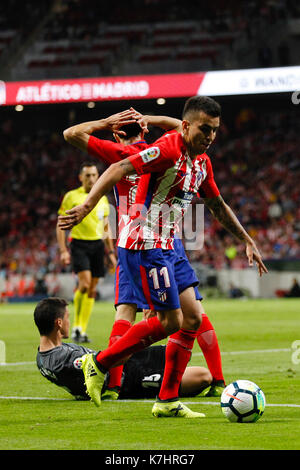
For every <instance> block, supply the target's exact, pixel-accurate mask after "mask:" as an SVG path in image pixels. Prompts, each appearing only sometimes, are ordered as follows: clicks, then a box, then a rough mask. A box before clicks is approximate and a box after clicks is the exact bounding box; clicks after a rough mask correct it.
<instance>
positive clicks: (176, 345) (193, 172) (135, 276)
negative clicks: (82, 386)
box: [59, 97, 267, 418]
mask: <svg viewBox="0 0 300 470" xmlns="http://www.w3.org/2000/svg"><path fill="white" fill-rule="evenodd" d="M219 122H220V107H219V106H218V104H217V103H216V102H215V101H214V100H212V99H210V98H206V97H193V98H191V99H190V100H188V101H187V103H186V105H185V108H184V112H183V121H182V127H183V132H182V135H181V136H180V135H175V136H174V137H173V136H172V135H170V136H168V135H167V136H165V137H164V138H162V139H161V140H160V142H156V143H155V145H154V146H153V147H151V148H150V149H146V150H144V151H142V152H140V153H139V154H137V155H134V156H132V157H129V158H128V159H126V160H124V161H122V162H120V163H117V164H113V165H111V166H110V168H109V169H108V170H106V172H104V173H103V175H102V176H101V177H100V179H99V180H98V182H97V183H96V185H95V186H94V188H95V189H94V191H93V190H92V191H91V193H90V195H89V197H88V199H87V201H86V202H85V203H84V204H83V205H82V206H77V207H76V208H73V209H72V210H71V211H69V215H68V216H65V217H60V218H59V224H60V226H61V228H64V229H68V228H70V227H72V226H73V225H74V224H76V223H78V221H80V220H81V219H82V218H83V217H84V216H85V215H86V214H87V213H88V212H89V211H90V210H91V208H92V207H93V205H94V204H95V203H96V201H97V200H98V198H99V197H101V196H103V195H104V194H106V193H107V192H109V191H110V190H111V189H112V187H113V186H114V185H115V184H116V183H117V182H118V181H120V179H121V178H123V177H124V176H127V175H130V174H134V173H136V172H137V173H138V174H140V175H142V174H147V173H153V172H155V173H156V181H155V184H154V182H153V181H152V184H153V190H151V191H150V193H149V192H148V191H147V195H148V194H150V196H149V197H150V204H149V205H148V204H147V201H148V200H147V198H145V200H144V201H145V202H146V207H145V208H144V210H143V212H142V214H143V217H142V218H141V217H140V218H139V219H140V220H138V223H137V225H136V228H137V230H136V233H137V236H136V237H135V238H133V240H134V243H135V245H133V246H135V248H134V249H132V248H128V247H127V248H122V247H120V252H119V256H121V257H122V259H123V264H124V266H125V265H126V266H127V270H128V275H129V276H130V275H131V276H132V282H133V283H135V287H136V292H137V293H138V295H140V297H139V298H140V300H141V302H144V303H145V305H149V306H150V308H151V307H152V306H153V307H154V308H155V310H157V312H158V313H157V317H152V318H150V319H149V320H148V321H147V322H139V323H137V324H136V325H134V326H133V327H132V328H130V330H129V331H128V332H127V333H126V334H125V335H124V336H123V337H122V338H121V339H120V340H119V341H118V342H117V343H115V344H114V345H112V346H111V347H109V348H108V349H106V350H104V351H101V352H99V353H98V354H97V355H95V357H92V356H90V357H89V356H88V357H87V358H86V361H85V363H84V365H83V370H84V373H85V376H86V385H87V390H88V392H89V394H90V396H91V398H92V400H93V401H94V402H95V403H96V404H97V405H99V404H100V400H101V398H100V396H99V390H101V387H102V383H103V380H104V372H105V371H106V370H107V369H110V368H111V367H112V366H114V365H116V364H117V363H119V361H122V360H124V359H125V357H126V356H128V355H129V354H132V353H133V352H135V351H138V350H141V349H143V348H144V347H145V346H147V345H150V344H152V343H154V342H156V341H159V340H161V339H163V338H165V337H166V336H168V335H172V333H175V332H176V333H175V335H172V339H171V338H170V341H169V343H168V347H167V352H166V369H165V375H164V381H163V384H162V388H161V390H160V394H159V397H158V401H157V402H156V403H155V404H154V407H153V410H152V412H153V414H154V416H179V417H181V416H182V417H187V418H194V417H195V418H196V417H202V416H203V415H202V414H201V413H195V412H192V411H191V410H189V409H188V408H187V407H185V406H184V405H182V404H181V403H180V402H179V401H178V386H179V381H180V380H181V377H182V374H183V371H184V370H185V367H186V364H187V361H188V360H189V357H190V352H191V349H192V346H193V342H194V339H195V337H196V331H197V329H198V327H199V324H200V321H201V309H200V308H199V309H198V310H197V309H196V310H195V312H194V317H193V316H190V317H189V318H186V317H185V316H184V315H183V313H182V310H181V308H180V301H179V294H178V290H177V291H176V281H175V277H174V271H173V267H174V265H173V264H172V263H173V262H174V261H173V260H174V257H173V255H172V251H173V250H172V249H171V247H172V245H171V244H172V240H171V239H172V235H173V234H172V230H174V225H172V218H170V219H169V220H170V222H169V223H170V224H171V225H169V227H168V229H170V230H168V231H167V233H163V234H161V233H160V229H159V228H158V227H162V225H161V224H160V222H158V218H157V219H156V218H155V217H160V213H159V211H160V208H161V206H163V205H164V206H165V207H166V208H167V211H168V210H169V209H168V208H170V207H171V205H172V204H177V203H178V206H179V207H182V209H183V210H184V209H185V207H186V205H187V204H188V203H189V202H190V201H191V199H190V198H191V195H192V194H196V192H197V191H198V190H199V189H200V186H201V185H203V189H204V194H205V198H204V200H205V203H206V205H207V206H208V207H209V208H210V210H211V211H212V213H213V214H214V215H215V217H216V218H217V219H218V220H219V221H220V222H221V223H222V224H223V225H224V227H225V228H227V229H228V230H229V231H230V232H231V233H232V234H234V235H235V236H236V237H237V238H238V239H239V240H240V241H243V242H244V243H245V245H246V254H247V257H248V260H249V264H250V265H252V264H253V260H255V262H256V263H257V265H258V269H259V273H260V275H262V274H263V273H264V272H267V270H266V268H265V266H264V264H263V262H262V259H261V255H260V253H259V251H258V249H257V247H256V245H255V243H254V241H253V240H252V239H251V237H250V236H249V235H248V233H247V232H246V231H245V229H244V228H243V227H242V226H241V224H240V223H239V222H238V220H237V218H236V217H235V215H234V214H233V212H232V211H231V209H230V208H229V206H228V205H227V204H226V203H225V202H224V201H223V199H222V197H221V195H220V194H219V193H218V190H217V189H216V186H215V185H214V183H213V178H212V176H213V175H212V173H211V172H209V171H207V170H208V169H209V160H208V159H207V158H206V157H202V155H203V153H204V152H205V150H206V149H207V148H208V146H209V145H210V144H211V143H212V141H213V140H214V138H215V135H216V131H217V129H218V127H219ZM206 178H208V180H207V182H209V181H210V180H211V181H210V183H211V184H209V185H208V188H205V186H206V185H205V180H206ZM157 183H159V185H158V184H157ZM139 184H140V185H141V184H142V179H141V181H140V183H139ZM212 188H214V190H215V191H216V192H215V193H213V192H211V190H212ZM151 189H152V188H151ZM153 198H155V202H156V205H158V207H155V206H154V202H153ZM157 203H158V204H157ZM152 210H154V219H153V218H152V217H151V220H150V225H149V218H148V215H149V213H150V214H151V211H152ZM149 211H150V212H149ZM176 211H177V213H176V214H175V217H174V219H175V220H177V217H178V218H179V215H178V213H179V212H180V210H179V209H178V208H176V210H175V212H176ZM145 212H146V216H145V217H144V213H145ZM181 212H182V211H181ZM133 220H135V223H136V216H133V217H132V218H131V220H130V222H129V224H132V221H133ZM143 220H146V221H147V224H148V228H149V230H148V232H147V227H146V226H145V225H144V223H143ZM125 228H127V227H124V229H125ZM124 229H123V230H124ZM132 233H133V230H132V227H130V233H127V234H126V237H125V239H126V243H127V240H130V238H131V237H132ZM143 238H144V239H145V240H144V239H143ZM149 240H150V243H151V245H150V246H149V245H147V242H148V241H149ZM144 241H146V243H144ZM165 242H167V244H165V245H164V243H165ZM154 243H155V244H157V243H158V245H160V246H164V247H165V249H162V248H161V247H159V248H153V246H155V244H154ZM158 273H159V275H160V278H159V277H158ZM149 278H150V280H149ZM151 280H153V283H151V282H150V281H151ZM163 281H164V286H163V288H164V290H163V292H162V291H161V289H159V287H161V285H160V282H163ZM157 286H158V287H157ZM191 295H192V293H191V290H189V289H187V293H186V298H185V299H184V300H183V303H184V302H185V301H186V302H189V301H192V298H191ZM181 305H182V304H181Z"/></svg>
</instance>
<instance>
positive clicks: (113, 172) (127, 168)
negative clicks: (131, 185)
mask: <svg viewBox="0 0 300 470" xmlns="http://www.w3.org/2000/svg"><path fill="white" fill-rule="evenodd" d="M134 173H136V170H135V168H134V166H133V165H132V164H131V162H130V161H129V160H128V159H125V160H122V161H120V162H117V163H113V164H112V165H110V166H109V167H108V168H107V170H106V171H104V173H102V175H101V176H100V177H99V178H98V180H97V181H96V183H95V184H94V186H93V187H92V189H91V190H90V192H89V194H88V197H87V198H86V200H85V201H84V203H83V204H80V205H78V206H75V207H73V208H72V209H70V210H68V211H66V214H67V215H60V216H59V217H58V224H57V225H58V227H59V228H61V229H62V230H69V229H71V228H72V227H74V225H77V224H79V223H80V222H81V221H82V219H84V217H86V216H87V215H88V214H89V213H90V212H91V210H93V209H94V207H95V206H96V204H97V202H98V201H99V200H100V199H101V198H102V197H103V196H105V195H106V194H108V193H109V192H110V191H111V190H112V189H113V187H114V185H115V184H117V183H118V182H119V181H120V180H121V179H122V178H123V177H124V176H128V175H132V174H134Z"/></svg>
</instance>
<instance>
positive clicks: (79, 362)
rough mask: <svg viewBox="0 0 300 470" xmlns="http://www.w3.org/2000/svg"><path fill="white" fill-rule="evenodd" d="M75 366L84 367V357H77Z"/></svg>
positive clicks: (77, 367)
mask: <svg viewBox="0 0 300 470" xmlns="http://www.w3.org/2000/svg"><path fill="white" fill-rule="evenodd" d="M73 366H74V367H75V369H81V367H82V358H81V357H77V358H76V359H75V360H74V361H73Z"/></svg>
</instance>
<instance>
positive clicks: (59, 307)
mask: <svg viewBox="0 0 300 470" xmlns="http://www.w3.org/2000/svg"><path fill="white" fill-rule="evenodd" d="M67 305H68V302H67V301H66V300H64V299H61V298H59V297H48V298H47V299H43V300H40V301H39V303H38V304H37V305H36V307H35V309H34V313H33V317H34V321H35V324H36V326H37V328H38V330H39V332H40V335H48V334H49V333H51V331H52V330H53V328H54V322H55V320H56V319H57V318H63V317H64V315H65V311H66V306H67Z"/></svg>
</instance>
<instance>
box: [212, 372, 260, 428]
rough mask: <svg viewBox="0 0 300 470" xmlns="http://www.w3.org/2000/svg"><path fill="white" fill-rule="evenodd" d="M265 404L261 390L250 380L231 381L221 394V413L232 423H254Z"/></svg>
mask: <svg viewBox="0 0 300 470" xmlns="http://www.w3.org/2000/svg"><path fill="white" fill-rule="evenodd" d="M265 405H266V400H265V395H264V393H263V391H262V390H261V389H260V388H259V387H258V385H256V384H255V383H254V382H250V380H236V381H235V382H232V383H231V384H229V385H227V387H226V388H224V391H223V393H222V396H221V408H222V411H223V414H224V415H225V416H226V418H227V419H228V420H229V421H231V422H234V423H254V422H255V421H257V420H258V419H259V418H260V417H261V416H262V414H263V412H264V409H265Z"/></svg>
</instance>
